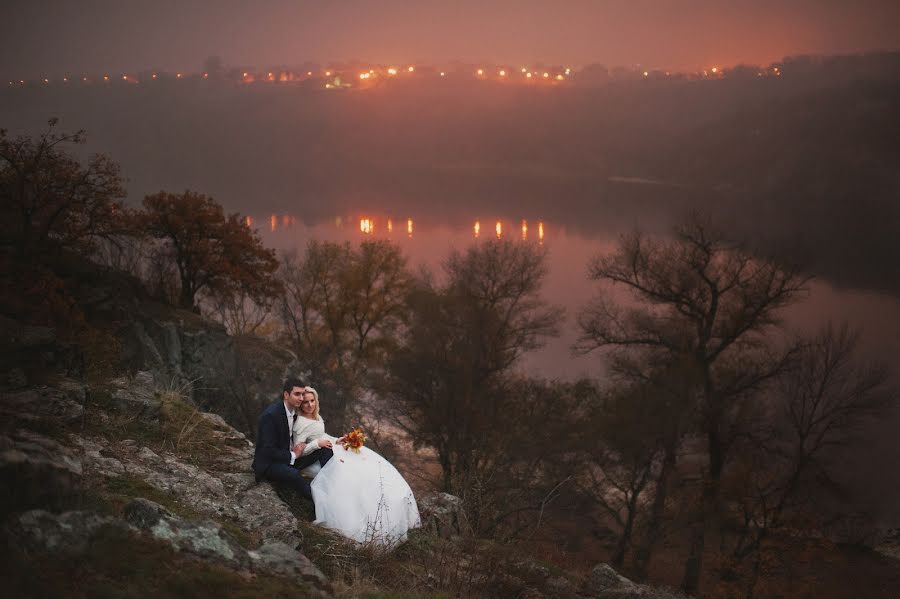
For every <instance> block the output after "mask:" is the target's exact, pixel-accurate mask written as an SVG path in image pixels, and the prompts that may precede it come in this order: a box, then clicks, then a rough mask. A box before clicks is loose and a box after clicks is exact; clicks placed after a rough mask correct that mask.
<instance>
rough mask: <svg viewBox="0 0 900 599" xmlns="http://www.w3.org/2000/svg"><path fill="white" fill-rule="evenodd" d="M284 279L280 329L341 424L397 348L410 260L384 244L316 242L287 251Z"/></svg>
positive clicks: (333, 417)
mask: <svg viewBox="0 0 900 599" xmlns="http://www.w3.org/2000/svg"><path fill="white" fill-rule="evenodd" d="M279 278H280V279H281V280H282V281H283V282H284V285H285V293H284V296H283V298H282V303H281V306H280V315H281V321H282V334H283V336H284V338H285V339H286V340H287V342H288V344H289V346H290V347H292V348H293V349H294V350H295V352H296V353H297V355H298V357H299V358H300V360H301V362H302V363H303V365H304V366H305V368H306V369H307V370H309V372H310V378H311V379H312V380H314V381H316V386H317V387H318V388H319V390H320V391H322V392H323V398H327V400H325V401H323V402H322V409H323V411H324V412H325V415H326V416H327V417H328V418H329V420H330V421H331V422H333V424H334V425H335V426H338V427H340V426H343V425H344V424H345V422H344V420H345V417H349V415H348V414H347V410H348V409H349V408H351V407H352V406H351V404H352V403H353V399H354V398H355V397H356V396H358V395H359V394H360V393H364V392H366V387H367V386H369V385H367V383H369V382H370V380H371V377H370V375H371V374H372V373H373V372H377V371H378V370H379V369H381V368H382V367H383V365H384V363H385V360H386V357H387V355H388V354H389V353H390V352H391V351H392V350H393V349H394V348H395V347H396V345H397V338H398V336H399V335H400V334H401V331H402V327H403V323H404V320H405V314H406V304H405V300H406V294H407V292H408V290H409V285H410V280H411V279H410V275H409V272H408V270H407V267H406V258H405V257H404V256H403V254H402V252H401V251H400V248H399V247H397V246H396V245H394V244H392V243H390V242H387V241H364V242H362V243H360V244H359V246H357V247H354V246H351V245H350V244H349V243H343V244H340V243H334V242H319V241H311V242H310V243H309V244H308V245H307V247H306V249H305V252H304V253H303V254H302V255H298V254H296V253H293V254H286V255H285V256H283V258H282V267H281V269H280V271H279ZM346 424H349V423H346Z"/></svg>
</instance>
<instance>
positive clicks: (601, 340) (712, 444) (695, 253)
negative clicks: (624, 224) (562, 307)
mask: <svg viewBox="0 0 900 599" xmlns="http://www.w3.org/2000/svg"><path fill="white" fill-rule="evenodd" d="M590 275H591V278H593V279H594V280H597V281H606V282H609V283H613V284H617V285H621V286H624V287H625V288H626V289H627V290H628V291H630V292H631V295H632V297H633V301H634V303H633V304H631V305H630V306H628V307H623V306H621V305H618V304H615V303H613V302H612V301H610V300H609V299H606V298H602V297H601V298H600V299H598V300H596V301H595V302H593V303H592V304H591V305H590V306H588V307H587V308H586V309H585V310H584V311H583V312H582V313H581V315H580V317H579V325H580V327H581V330H582V335H581V338H580V340H579V343H578V345H577V349H578V350H579V351H583V352H587V351H592V350H595V349H599V348H612V349H613V350H614V352H615V353H617V354H618V355H619V356H625V355H627V354H628V353H629V352H633V351H635V350H638V351H641V352H643V353H644V355H655V356H659V358H658V359H660V360H669V361H672V362H688V363H690V364H692V369H693V370H694V371H695V372H696V373H697V375H696V376H697V395H696V397H697V399H698V405H697V414H698V421H699V430H700V432H701V433H702V435H703V436H704V438H705V441H706V448H707V453H708V459H709V464H708V467H707V468H706V471H705V472H704V476H703V490H702V494H701V497H702V498H701V502H700V506H699V510H698V514H697V517H696V520H695V522H694V523H693V525H692V530H691V534H690V555H689V557H688V559H687V561H686V563H685V572H684V580H683V583H682V586H683V588H684V590H685V591H686V592H688V593H691V594H696V593H697V591H698V587H699V580H700V572H701V569H702V560H703V551H704V544H705V530H706V524H707V519H708V518H710V517H712V516H713V514H714V512H715V509H716V503H717V501H718V495H719V486H720V481H721V477H722V472H723V469H724V467H725V463H726V460H727V459H728V457H729V450H730V448H731V445H732V443H733V441H734V438H735V430H734V427H735V425H736V423H737V421H738V418H737V417H738V415H739V413H740V410H741V408H742V404H743V402H744V401H745V400H747V399H748V398H751V397H753V395H754V394H755V393H757V392H758V391H759V390H760V389H762V388H763V386H764V385H765V383H766V382H768V381H770V380H771V379H772V378H773V377H775V376H776V375H777V374H778V373H780V372H781V371H783V370H784V368H785V367H786V366H787V364H788V363H789V358H790V357H791V352H790V351H786V352H778V351H777V350H776V348H775V347H773V344H772V343H770V342H768V341H767V339H766V334H767V333H768V332H769V331H770V330H771V329H773V328H774V327H776V326H778V325H779V324H780V321H779V318H778V315H779V311H780V310H781V309H782V308H784V307H785V306H787V305H789V304H791V303H793V302H795V301H797V300H798V299H799V298H800V297H801V295H802V294H803V292H804V291H805V290H806V284H807V282H808V280H809V278H808V277H807V276H804V275H803V274H801V273H800V272H798V271H797V270H794V269H791V268H785V267H783V266H782V265H780V264H778V263H776V262H774V261H772V260H767V259H763V258H759V257H755V256H753V255H752V254H750V253H749V252H747V251H746V250H745V249H744V248H742V247H741V246H739V245H736V244H732V243H729V242H728V241H727V239H726V238H725V237H724V235H722V234H721V233H720V232H718V231H716V230H715V229H714V227H713V226H712V224H711V223H710V222H709V221H708V220H707V219H704V218H701V217H698V216H694V217H692V218H691V219H689V220H688V221H687V222H686V223H685V224H684V225H682V226H679V227H678V228H677V229H676V230H675V234H674V237H673V238H672V239H653V238H648V237H646V236H644V235H642V234H640V233H633V234H631V235H628V236H625V237H623V239H622V241H621V242H620V245H619V249H618V251H617V252H615V253H614V254H612V255H608V256H600V257H598V258H596V259H595V260H594V261H593V262H592V264H591V267H590Z"/></svg>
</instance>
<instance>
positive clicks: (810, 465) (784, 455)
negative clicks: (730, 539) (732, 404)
mask: <svg viewBox="0 0 900 599" xmlns="http://www.w3.org/2000/svg"><path fill="white" fill-rule="evenodd" d="M858 341H859V335H858V333H855V332H852V331H851V330H850V329H849V328H848V327H847V325H846V324H845V325H842V326H841V327H839V328H837V329H835V328H834V327H833V326H832V325H831V324H830V323H829V325H828V326H827V327H825V328H824V329H823V330H822V331H821V332H820V333H819V334H818V335H817V336H815V337H814V338H812V339H809V340H806V341H804V342H803V343H802V345H801V349H800V351H799V354H798V359H797V360H796V362H795V363H794V364H793V365H792V367H791V368H790V369H789V370H787V371H786V372H785V373H784V374H783V375H782V376H781V377H779V380H778V384H777V386H776V388H775V393H774V401H773V402H772V405H771V406H770V407H769V410H770V411H771V417H770V418H769V419H766V420H765V422H767V423H768V426H765V427H762V428H760V429H759V430H758V431H756V434H755V435H753V436H751V437H750V438H749V442H748V443H747V444H745V447H744V448H743V450H742V452H741V454H742V456H743V459H742V462H743V468H742V469H741V470H740V472H739V476H738V477H736V479H737V480H736V481H735V484H736V486H738V488H737V489H735V491H736V494H737V498H738V499H739V501H740V505H741V512H742V515H743V519H744V525H743V527H742V532H741V534H740V535H739V536H738V538H737V541H736V542H735V545H734V549H733V551H732V555H731V557H732V559H733V561H734V563H735V566H738V565H739V564H740V563H741V562H742V561H743V560H746V559H747V558H752V560H751V561H752V564H751V565H750V572H749V573H748V574H749V576H748V578H747V582H746V596H748V597H750V596H752V594H753V588H754V585H755V583H756V581H757V580H758V578H759V575H760V568H761V564H762V562H763V559H762V546H763V544H764V542H765V541H766V540H767V538H768V537H769V536H770V535H771V534H772V532H773V531H775V530H777V529H778V528H780V527H781V526H784V525H785V524H786V523H788V522H789V521H790V520H792V519H794V520H796V518H797V516H798V514H801V513H803V512H804V511H806V512H808V511H809V510H804V508H809V509H813V508H814V507H815V506H814V505H809V504H810V503H812V502H814V501H815V497H817V496H821V492H822V491H823V489H822V485H821V481H823V480H826V481H827V480H831V478H832V477H831V475H830V472H829V470H830V468H829V464H830V462H831V461H833V460H834V459H835V457H836V456H837V455H839V453H840V452H841V450H844V449H846V448H847V446H848V445H849V444H850V442H851V441H852V439H853V436H854V434H855V432H856V431H857V430H858V429H859V427H860V426H861V425H862V424H864V423H865V422H866V421H868V420H869V419H871V418H872V417H875V416H878V415H879V414H882V413H884V411H885V410H886V409H888V408H889V407H890V406H891V405H893V404H894V403H895V402H896V399H897V394H896V391H895V390H894V389H892V388H891V387H890V386H889V384H888V373H887V370H886V369H885V368H884V366H882V365H873V364H861V363H858V362H857V361H856V360H855V359H854V352H855V349H856V347H857V345H858ZM817 489H818V491H819V492H818V493H817V492H816V491H817ZM826 490H827V489H826Z"/></svg>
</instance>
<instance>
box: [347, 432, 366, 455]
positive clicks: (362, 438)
mask: <svg viewBox="0 0 900 599" xmlns="http://www.w3.org/2000/svg"><path fill="white" fill-rule="evenodd" d="M343 439H344V440H343V441H341V445H342V446H343V447H344V449H348V450H350V451H352V452H354V453H359V448H360V447H362V446H363V445H364V444H365V442H366V434H365V433H364V432H363V430H362V429H361V428H355V429H353V430H352V431H350V432H349V433H347V434H346V435H344V437H343Z"/></svg>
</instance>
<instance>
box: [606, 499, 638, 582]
mask: <svg viewBox="0 0 900 599" xmlns="http://www.w3.org/2000/svg"><path fill="white" fill-rule="evenodd" d="M638 497H640V491H636V492H633V493H632V494H631V500H629V502H628V516H627V517H626V518H625V529H624V530H623V531H622V536H621V537H619V545H618V547H616V553H615V555H613V557H612V565H613V566H614V567H615V568H616V569H617V570H618V569H619V568H621V567H622V564H623V563H624V562H625V552H626V551H628V546H629V545H630V544H631V531H632V530H633V529H634V517H635V514H636V512H637V500H638Z"/></svg>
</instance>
